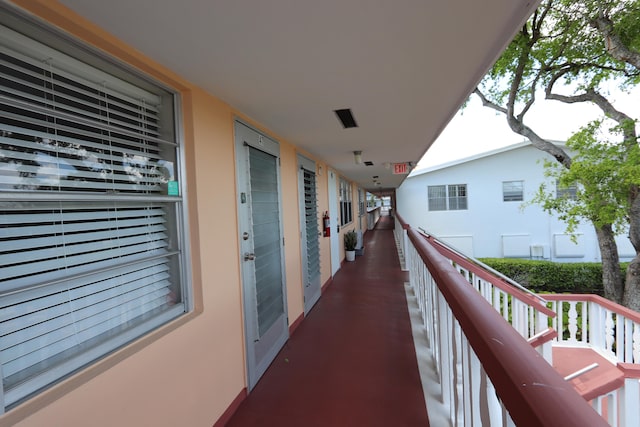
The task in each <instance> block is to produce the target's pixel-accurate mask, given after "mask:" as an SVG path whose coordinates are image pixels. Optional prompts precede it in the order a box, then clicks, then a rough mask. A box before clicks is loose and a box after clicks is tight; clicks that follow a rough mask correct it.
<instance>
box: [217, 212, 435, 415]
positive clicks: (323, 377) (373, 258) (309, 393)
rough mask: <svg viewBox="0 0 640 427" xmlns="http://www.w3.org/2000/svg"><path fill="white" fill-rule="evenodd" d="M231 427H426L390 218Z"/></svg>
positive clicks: (325, 297)
mask: <svg viewBox="0 0 640 427" xmlns="http://www.w3.org/2000/svg"><path fill="white" fill-rule="evenodd" d="M364 240H365V252H364V256H361V257H357V258H356V261H355V262H350V263H345V264H344V265H343V267H342V268H341V269H340V270H339V271H338V273H337V274H336V275H335V277H334V279H333V282H332V283H331V285H330V286H329V287H328V288H327V289H326V291H325V292H324V293H323V295H322V298H320V300H319V301H318V303H317V304H316V306H315V307H314V308H313V309H312V310H311V312H310V313H309V314H308V316H307V317H306V318H305V320H304V321H303V322H302V323H301V324H300V326H299V327H298V328H297V329H296V331H295V332H294V333H293V335H292V336H291V337H290V339H289V341H288V342H287V343H286V344H285V346H284V347H283V349H282V350H281V351H280V353H279V354H278V355H277V357H276V358H275V360H274V361H273V363H272V365H271V366H270V367H269V369H268V370H267V372H266V373H265V374H264V376H263V377H262V378H261V380H260V381H259V382H258V384H257V385H256V387H255V388H254V389H253V390H252V391H251V393H249V395H248V396H247V398H246V399H245V400H244V401H243V402H242V404H241V405H240V407H239V408H238V410H237V411H236V413H235V414H234V415H233V417H232V418H231V420H230V421H229V423H228V424H227V425H228V426H305V427H306V426H334V427H339V426H391V425H392V426H428V425H429V420H428V417H427V409H426V405H425V394H424V392H423V386H422V383H421V379H420V373H419V370H418V362H417V359H416V351H415V347H414V339H413V337H412V328H411V321H410V316H409V309H408V306H407V297H406V296H405V282H407V273H405V272H403V271H402V270H401V268H400V263H399V260H398V256H397V252H396V246H395V240H394V235H393V218H392V217H388V216H386V217H381V218H380V221H378V224H377V226H376V228H375V229H374V230H370V231H368V232H367V233H366V234H365V239H364Z"/></svg>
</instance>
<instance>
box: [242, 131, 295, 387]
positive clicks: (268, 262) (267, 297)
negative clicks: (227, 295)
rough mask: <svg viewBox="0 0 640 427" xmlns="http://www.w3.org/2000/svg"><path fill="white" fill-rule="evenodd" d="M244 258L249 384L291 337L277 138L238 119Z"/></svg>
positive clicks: (253, 382) (257, 378)
mask: <svg viewBox="0 0 640 427" xmlns="http://www.w3.org/2000/svg"><path fill="white" fill-rule="evenodd" d="M235 132H236V137H235V140H236V161H237V181H238V214H239V221H238V224H239V236H240V254H239V255H240V264H241V271H242V289H243V304H244V318H245V337H246V352H247V371H248V387H249V390H251V389H252V388H253V387H254V386H255V384H256V383H257V382H258V380H259V379H260V377H261V376H262V374H263V373H264V372H265V371H266V369H267V368H268V367H269V364H270V363H271V362H272V361H273V359H274V358H275V356H276V354H277V353H278V351H279V350H280V349H281V348H282V346H283V345H284V343H285V341H286V340H287V339H288V337H289V329H288V322H287V313H286V302H285V283H284V256H283V245H284V238H283V233H282V216H281V209H280V158H279V155H280V147H279V145H278V143H277V142H276V141H274V140H272V139H270V138H268V137H267V136H265V135H262V134H260V133H258V132H257V131H255V130H254V129H251V128H249V127H248V126H246V125H244V124H242V123H240V122H236V124H235Z"/></svg>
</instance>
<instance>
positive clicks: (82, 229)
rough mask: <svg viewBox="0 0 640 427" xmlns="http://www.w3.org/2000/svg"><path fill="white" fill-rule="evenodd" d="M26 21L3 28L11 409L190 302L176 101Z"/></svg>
mask: <svg viewBox="0 0 640 427" xmlns="http://www.w3.org/2000/svg"><path fill="white" fill-rule="evenodd" d="M2 13H3V11H2V10H1V9H0V14H2ZM24 25H25V28H26V30H23V28H22V27H20V28H18V31H21V32H18V31H16V28H14V29H11V28H9V27H7V26H0V32H1V33H0V109H1V112H0V374H1V375H2V383H1V385H0V413H2V412H3V411H5V410H7V409H10V408H11V407H12V406H14V405H15V404H17V403H19V402H21V401H23V400H25V399H26V398H28V397H29V396H32V395H33V394H34V393H37V392H38V391H40V390H42V389H44V388H46V387H47V386H49V385H51V384H53V383H55V382H56V381H59V380H60V379H62V378H64V377H65V376H67V375H69V374H71V373H73V372H75V371H77V370H78V369H80V368H82V367H84V366H86V365H88V364H90V363H91V362H93V361H96V360H97V359H99V358H101V357H103V356H104V355H106V354H108V353H110V352H112V351H114V350H115V349H117V348H119V347H121V346H123V345H125V344H127V343H129V342H131V341H132V340H135V339H136V338H139V337H140V336H142V335H144V334H146V333H148V332H150V331H151V330H153V329H155V328H157V327H158V326H160V325H161V324H163V323H166V322H168V321H169V320H171V319H174V318H176V317H178V316H180V315H181V314H183V313H184V312H185V311H186V310H187V303H186V292H185V291H184V289H183V286H184V285H183V284H184V283H185V282H186V280H185V277H186V276H185V275H186V272H185V271H183V268H184V262H183V249H182V245H183V244H184V243H183V242H182V241H181V236H182V235H184V231H183V225H182V220H181V218H183V213H182V212H183V203H182V198H181V196H180V191H179V182H178V176H179V174H178V162H177V159H178V149H179V147H178V144H177V142H176V135H175V134H176V132H175V126H174V115H175V111H174V109H175V107H174V95H173V94H172V93H170V92H169V91H167V90H165V89H163V88H161V87H159V86H157V85H154V84H153V83H150V82H148V81H145V82H144V83H141V82H142V80H143V79H141V78H140V77H139V76H137V75H133V74H131V73H129V72H127V71H126V70H124V69H121V68H118V67H117V66H115V65H114V63H111V62H110V61H107V60H105V59H104V58H102V57H99V56H97V55H93V54H92V53H91V52H89V51H87V50H84V49H82V48H80V47H79V46H78V45H76V44H75V43H68V42H66V41H65V40H64V39H63V38H62V37H58V36H56V35H55V34H54V33H51V34H49V33H47V37H46V38H42V40H43V41H46V42H47V43H48V45H45V44H42V43H39V42H38V41H35V40H34V39H32V38H31V37H30V36H27V35H26V34H36V33H39V34H42V29H38V30H37V31H34V30H33V27H35V25H33V24H27V23H24ZM51 45H55V46H56V48H55V49H54V48H52V47H50V46H51ZM60 46H63V47H64V46H68V49H64V48H63V49H62V50H61V49H60ZM77 58H82V61H81V60H79V59H77ZM87 58H89V61H87ZM115 69H118V70H119V71H118V73H117V74H118V75H114V74H112V73H107V72H105V71H103V70H115ZM128 75H131V78H130V79H127V76H128Z"/></svg>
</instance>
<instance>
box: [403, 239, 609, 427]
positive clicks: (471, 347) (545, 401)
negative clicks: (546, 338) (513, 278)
mask: <svg viewBox="0 0 640 427" xmlns="http://www.w3.org/2000/svg"><path fill="white" fill-rule="evenodd" d="M407 228H408V227H403V230H405V232H403V233H400V232H399V230H398V229H396V232H397V236H398V238H400V239H402V238H403V237H404V236H405V234H406V237H404V238H405V242H403V243H402V244H403V245H406V246H405V247H407V249H406V252H405V257H406V259H407V266H408V268H409V275H410V283H411V286H412V288H413V291H414V294H415V296H416V300H417V302H418V306H419V309H420V313H421V315H422V319H423V326H424V333H425V334H426V337H427V341H428V343H429V351H430V353H431V355H432V358H433V361H434V365H435V369H436V372H437V376H438V380H439V382H440V386H441V392H442V399H443V402H444V404H445V406H446V407H447V408H448V412H449V414H448V416H449V419H450V420H451V423H452V425H454V426H512V425H515V424H516V423H518V424H521V425H525V424H527V425H590V426H594V425H606V424H605V423H604V420H603V419H602V418H601V417H600V416H598V414H597V413H596V412H594V411H593V410H591V409H590V408H589V405H588V404H587V403H586V402H585V401H584V400H583V399H582V398H581V397H580V396H579V395H578V394H577V393H576V392H575V390H573V388H572V387H571V386H570V385H569V384H568V383H567V382H565V381H564V380H563V379H562V378H561V377H560V375H559V374H558V373H557V372H556V371H555V370H553V368H552V367H551V366H550V365H549V364H548V363H546V362H545V361H544V360H542V358H540V357H539V355H537V354H536V352H535V351H534V350H533V349H532V348H531V346H530V345H529V344H528V343H527V341H526V340H525V339H524V338H527V337H529V338H534V339H536V338H537V337H536V334H540V333H543V332H544V329H545V328H547V326H548V325H547V322H548V320H547V319H548V316H549V315H553V313H550V312H549V310H548V309H547V308H546V307H544V305H543V304H541V303H540V301H539V300H537V299H536V298H534V297H532V296H531V295H527V294H525V296H521V295H518V297H517V298H516V297H514V296H513V295H512V294H509V293H506V291H505V290H504V289H501V288H500V287H498V286H495V284H488V283H485V280H484V279H482V280H477V279H476V276H475V275H471V276H469V275H468V274H467V275H466V276H463V274H465V273H464V271H463V274H460V270H459V269H454V267H455V265H456V264H455V263H453V264H452V262H451V261H450V260H447V259H446V258H445V257H444V256H442V254H440V253H439V252H438V251H437V250H436V248H435V247H433V246H431V244H430V243H428V242H427V241H426V239H424V237H423V236H421V235H419V234H418V233H417V232H416V231H414V230H410V229H409V230H408V232H407V231H406V230H407ZM407 237H408V238H407ZM416 245H418V246H419V248H418V247H417V246H416ZM476 282H477V287H476V286H471V283H474V285H476ZM487 282H488V281H487ZM478 290H480V294H479V292H478ZM483 293H484V295H482V294H483ZM481 295H482V296H481ZM520 297H522V298H523V299H525V300H527V299H530V301H531V302H532V304H537V305H538V307H537V308H536V309H530V308H528V307H527V308H525V305H526V304H525V302H524V301H520ZM487 302H489V303H490V304H491V305H489V304H487ZM521 303H522V304H521ZM492 307H493V308H494V309H492ZM496 307H497V308H498V309H499V310H498V312H499V313H500V314H498V313H496V311H495V309H496ZM545 310H546V312H545ZM511 324H513V325H515V326H516V327H515V329H514V327H512V326H510V325H511ZM534 402H535V403H534Z"/></svg>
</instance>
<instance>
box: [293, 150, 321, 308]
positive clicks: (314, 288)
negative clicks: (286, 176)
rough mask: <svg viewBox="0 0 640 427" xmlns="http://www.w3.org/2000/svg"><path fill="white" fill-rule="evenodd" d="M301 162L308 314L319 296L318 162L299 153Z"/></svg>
mask: <svg viewBox="0 0 640 427" xmlns="http://www.w3.org/2000/svg"><path fill="white" fill-rule="evenodd" d="M298 165H299V169H298V192H299V200H300V237H301V246H300V247H301V250H302V254H301V255H302V279H303V281H304V312H305V314H306V313H308V312H309V311H310V310H311V308H312V307H313V305H314V304H315V303H316V302H317V301H318V299H319V298H320V243H319V237H320V232H319V230H318V199H317V194H316V172H315V170H316V164H315V162H313V161H311V160H309V159H307V158H306V157H303V156H298Z"/></svg>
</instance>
